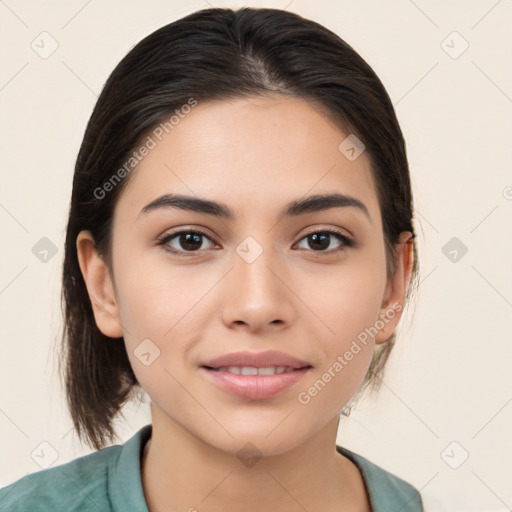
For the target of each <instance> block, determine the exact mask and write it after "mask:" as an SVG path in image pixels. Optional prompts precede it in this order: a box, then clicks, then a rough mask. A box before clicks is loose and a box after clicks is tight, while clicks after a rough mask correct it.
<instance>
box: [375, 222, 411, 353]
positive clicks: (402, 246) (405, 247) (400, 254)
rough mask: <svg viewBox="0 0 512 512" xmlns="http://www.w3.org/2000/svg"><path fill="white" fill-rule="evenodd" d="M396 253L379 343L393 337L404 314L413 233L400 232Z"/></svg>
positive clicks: (376, 341)
mask: <svg viewBox="0 0 512 512" xmlns="http://www.w3.org/2000/svg"><path fill="white" fill-rule="evenodd" d="M396 253H397V254H396V258H395V273H394V275H393V276H391V277H390V278H389V280H388V284H387V287H386V293H385V297H384V301H383V303H382V307H381V310H380V314H379V332H378V333H377V335H376V336H375V343H377V344H379V343H384V342H386V341H387V340H388V339H389V338H390V337H391V335H392V334H393V332H394V330H395V328H396V326H397V325H398V322H399V321H400V318H401V316H402V312H403V308H404V304H405V296H406V294H407V287H408V285H409V281H410V279H411V272H412V267H413V262H414V252H413V237H412V233H410V232H409V231H404V232H403V233H401V234H400V238H399V241H398V244H397V247H396ZM380 327H382V328H380Z"/></svg>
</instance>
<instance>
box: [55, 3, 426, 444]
mask: <svg viewBox="0 0 512 512" xmlns="http://www.w3.org/2000/svg"><path fill="white" fill-rule="evenodd" d="M268 93H277V94H285V95H288V96H295V97H299V98H303V99H304V100H306V101H308V102H311V103H312V104H315V105H317V106H319V107H320V108H321V110H322V111H323V113H324V114H326V115H327V116H328V117H329V118H330V119H331V120H332V121H333V122H335V123H336V124H337V126H338V127H339V128H340V129H342V130H343V131H344V133H345V134H354V135H356V136H357V138H359V139H360V140H361V141H362V142H363V143H364V145H365V147H366V154H367V156H368V157H369V159H370V162H371V166H372V172H373V176H374V179H375V183H376V185H377V190H378V198H379V204H380V208H381V213H382V219H383V220H382V222H383V232H384V237H385V243H386V258H387V264H388V274H391V273H392V272H393V271H394V258H395V250H396V246H397V245H396V244H397V241H398V237H399V235H400V233H401V232H403V231H410V232H411V233H413V235H414V228H413V206H412V194H411V183H410V178H409V168H408V162H407V157H406V148H405V142H404V139H403V136H402V132H401V130H400V127H399V124H398V121H397V118H396V115H395V112H394V109H393V105H392V103H391V100H390V98H389V96H388V94H387V92H386V90H385V88H384V86H383V85H382V83H381V81H380V80H379V78H378V77H377V75H376V74H375V73H374V71H373V70H372V69H371V68H370V66H369V65H368V64H367V63H366V62H365V61H364V60H363V59H362V58H361V57H360V56H359V55H358V54H357V53H356V52H355V51H354V50H353V49H352V47H351V46H349V45H348V44H347V43H346V42H344V41H343V40H342V39H341V38H340V37H339V36H337V35H336V34H335V33H333V32H331V31H330V30H328V29H327V28H325V27H323V26H322V25H320V24H318V23H316V22H313V21H310V20H307V19H305V18H302V17H301V16H299V15H297V14H293V13H291V12H287V11H283V10H279V9H255V8H241V9H239V10H232V9H221V8H212V9H204V10H201V11H197V12H194V13H192V14H190V15H188V16H186V17H184V18H182V19H179V20H177V21H175V22H173V23H170V24H168V25H166V26H164V27H162V28H160V29H158V30H156V31H155V32H153V33H152V34H150V35H149V36H147V37H146V38H144V39H143V40H142V41H140V42H139V43H138V44H137V45H136V46H135V47H134V48H133V49H132V50H131V51H130V52H129V53H128V54H127V55H126V56H125V57H124V58H123V59H122V60H121V62H120V63H119V64H118V65H117V66H116V68H115V69H114V71H113V72H112V73H111V75H110V77H109V78H108V80H107V82H106V83H105V86H104V87H103V90H102V92H101V95H100V97H99V98H98V101H97V103H96V105H95V108H94V110H93V112H92V115H91V118H90V119H89V122H88V124H87V128H86V130H85V134H84V138H83V141H82V145H81V147H80V151H79V153H78V157H77V160H76V166H75V172H74V178H73V191H72V197H71V206H70V211H69V221H68V225H67V234H66V241H65V256H64V266H63V273H62V284H63V287H62V305H63V312H64V332H63V340H62V341H63V350H62V352H61V354H62V356H61V360H60V365H61V368H60V369H61V374H62V376H63V379H64V383H65V387H66V393H67V400H68V405H69V408H70V412H71V416H72V420H73V424H74V427H75V429H76V431H77V433H78V435H79V437H80V439H82V440H84V441H85V442H87V444H89V445H90V446H92V447H95V448H97V449H99V448H102V447H103V446H105V445H106V444H107V443H108V442H112V441H113V440H114V439H115V436H116V434H115V429H114V426H113V422H114V420H115V419H116V416H117V415H118V413H119V412H120V411H121V408H122V406H123V405H124V404H125V403H126V402H127V401H129V400H130V399H132V398H133V397H134V394H135V392H136V391H137V390H140V386H139V384H138V382H137V379H136V377H135V375H134V373H133V370H132V368H131V366H130V363H129V360H128V356H127V353H126V349H125V345H124V340H123V338H118V339H112V338H108V337H107V336H105V335H103V334H102V333H101V332H100V331H99V329H98V327H97V326H96V323H95V320H94V315H93V310H92V307H91V302H90V299H89V296H88V294H87V289H86V286H85V282H84V279H83V276H82V274H81V271H80V267H79V264H78V257H77V249H76V239H77V236H78V234H79V233H80V231H82V230H89V231H91V233H92V235H93V236H94V239H95V243H96V248H97V250H98V251H99V253H100V254H101V255H102V257H104V258H105V261H107V262H108V264H109V265H111V259H110V241H111V228H112V217H113V212H114V208H115V205H116V202H117V200H118V198H119V195H120V194H121V192H122V190H123V188H124V186H125V185H126V183H127V181H128V179H129V176H128V175H126V176H124V173H123V179H122V180H119V183H115V186H113V187H109V188H108V193H107V192H106V188H105V187H104V184H105V183H107V182H109V180H110V182H112V181H111V180H112V177H113V176H114V175H115V174H116V172H117V171H118V170H119V169H120V168H121V167H122V166H123V164H125V162H126V161H127V160H128V159H129V158H130V154H132V153H133V151H134V149H136V148H137V147H138V145H139V144H140V142H141V141H142V140H143V138H144V137H145V136H146V135H147V133H149V132H150V130H152V129H154V127H156V126H158V125H159V124H160V123H161V122H162V121H164V120H166V119H168V118H169V117H170V116H171V115H172V114H173V113H175V112H176V110H179V109H180V108H181V107H182V106H183V105H186V104H187V103H188V102H189V100H190V98H194V99H195V100H196V101H198V102H205V101H209V100H223V99H228V98H235V97H247V96H250V95H262V94H268ZM340 142H341V140H340ZM117 176H118V177H119V176H121V174H120V173H119V172H118V173H117ZM102 187H103V188H102ZM100 189H101V190H102V192H101V194H100V193H98V190H100ZM413 244H414V268H413V277H416V276H417V258H416V255H417V254H416V252H417V250H416V245H415V242H414V241H413ZM110 268H111V266H110ZM413 281H414V279H413ZM410 291H411V287H409V290H408V295H409V292H410ZM394 342H395V334H393V336H392V337H391V338H390V339H389V340H388V341H387V342H386V343H384V344H382V345H378V346H377V347H376V349H375V352H374V356H373V359H372V362H371V365H370V368H369V371H368V373H367V375H366V377H365V380H364V382H363V384H362V386H361V387H360V390H359V392H360V391H362V390H363V389H365V388H366V387H367V386H368V384H372V387H373V389H377V388H378V387H379V384H380V381H381V377H380V375H381V374H382V372H383V369H384V365H385V363H386V361H387V358H388V356H389V353H390V351H391V349H392V347H393V345H394Z"/></svg>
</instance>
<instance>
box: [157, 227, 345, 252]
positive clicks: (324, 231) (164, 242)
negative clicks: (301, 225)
mask: <svg viewBox="0 0 512 512" xmlns="http://www.w3.org/2000/svg"><path fill="white" fill-rule="evenodd" d="M183 234H194V235H200V236H203V237H205V238H207V239H208V240H210V242H212V243H215V242H214V241H213V240H211V238H210V237H209V236H208V235H207V234H206V233H204V232H203V231H200V230H197V229H184V230H181V231H176V232H174V233H168V234H167V233H166V234H164V235H162V236H161V237H160V238H158V240H157V245H158V246H162V247H163V249H164V250H166V251H168V252H170V253H172V254H175V255H177V256H183V257H185V258H186V257H189V256H194V255H196V254H198V253H200V252H202V251H200V250H198V251H178V250H176V249H173V248H170V247H169V246H168V245H167V244H168V243H169V242H170V241H171V240H173V239H174V238H176V237H177V236H179V235H183ZM314 234H328V235H333V236H334V237H336V238H337V239H338V240H339V241H340V242H342V245H341V246H340V247H339V248H337V249H331V250H330V251H313V250H312V251H311V252H313V253H317V254H326V255H331V254H333V253H337V252H340V251H343V250H345V249H346V248H349V247H353V246H354V241H353V240H351V239H350V238H349V237H347V236H346V235H344V234H343V233H340V232H339V231H336V230H334V229H319V230H316V231H311V232H310V233H307V234H305V235H304V236H303V237H302V238H301V239H300V240H299V242H300V241H302V240H303V239H304V238H307V237H308V236H311V235H314Z"/></svg>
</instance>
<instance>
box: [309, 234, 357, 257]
mask: <svg viewBox="0 0 512 512" xmlns="http://www.w3.org/2000/svg"><path fill="white" fill-rule="evenodd" d="M333 237H334V238H336V239H337V240H338V242H339V243H338V246H337V247H334V248H332V247H331V250H327V249H329V247H330V246H331V243H332V241H333V240H332V239H333ZM302 240H306V241H307V245H308V246H309V248H311V249H312V250H313V251H314V252H335V251H337V250H343V249H344V248H345V247H352V246H353V242H352V240H351V239H350V238H348V237H347V236H345V235H343V234H342V233H339V232H338V231H334V230H322V231H314V232H312V233H309V234H308V235H306V236H305V237H303V238H302ZM303 248H304V247H303ZM306 248H308V247H306Z"/></svg>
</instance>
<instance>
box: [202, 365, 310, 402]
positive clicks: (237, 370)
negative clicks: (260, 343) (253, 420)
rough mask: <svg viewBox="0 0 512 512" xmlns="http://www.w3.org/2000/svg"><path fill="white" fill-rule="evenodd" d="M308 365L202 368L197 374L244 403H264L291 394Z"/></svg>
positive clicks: (308, 367)
mask: <svg viewBox="0 0 512 512" xmlns="http://www.w3.org/2000/svg"><path fill="white" fill-rule="evenodd" d="M312 368H313V367H312V366H311V365H306V366H301V367H299V368H292V367H286V366H265V367H255V366H227V367H225V366H224V367H218V368H214V367H211V366H207V365H203V366H201V367H200V372H201V373H202V374H203V375H204V376H205V378H206V379H208V381H209V382H210V383H212V384H213V385H214V386H215V387H217V388H218V389H220V390H221V391H223V392H225V393H227V394H229V395H231V396H235V397H238V398H243V399H247V400H251V401H254V400H267V399H270V398H273V397H276V396H278V395H284V393H285V391H291V390H292V389H293V388H294V387H296V386H297V385H298V383H299V382H300V381H301V380H302V379H303V378H304V377H305V375H307V374H308V373H309V372H310V370H311V369H312Z"/></svg>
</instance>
